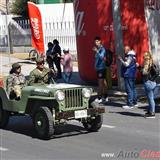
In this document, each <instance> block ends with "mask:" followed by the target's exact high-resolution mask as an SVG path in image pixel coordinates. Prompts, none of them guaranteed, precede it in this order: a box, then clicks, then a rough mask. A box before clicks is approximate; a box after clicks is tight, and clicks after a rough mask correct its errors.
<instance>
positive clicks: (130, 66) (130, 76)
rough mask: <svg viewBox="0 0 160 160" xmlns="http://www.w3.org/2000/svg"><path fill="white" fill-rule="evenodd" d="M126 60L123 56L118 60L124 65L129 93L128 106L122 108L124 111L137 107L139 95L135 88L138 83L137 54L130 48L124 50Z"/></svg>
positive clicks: (123, 74)
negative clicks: (136, 82)
mask: <svg viewBox="0 0 160 160" xmlns="http://www.w3.org/2000/svg"><path fill="white" fill-rule="evenodd" d="M124 52H125V58H124V60H123V59H122V57H121V56H118V59H119V60H120V62H121V63H122V68H121V72H122V77H123V78H124V84H125V90H126V93H127V105H125V106H122V108H123V109H131V108H133V107H137V106H138V104H137V93H136V87H135V81H136V68H137V66H136V57H135V55H136V54H135V52H134V51H133V50H131V49H130V47H129V46H125V48H124Z"/></svg>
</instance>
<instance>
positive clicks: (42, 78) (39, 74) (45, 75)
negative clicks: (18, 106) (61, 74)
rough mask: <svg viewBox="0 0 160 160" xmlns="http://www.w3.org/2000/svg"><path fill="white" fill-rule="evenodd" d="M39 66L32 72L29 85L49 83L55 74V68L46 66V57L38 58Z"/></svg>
mask: <svg viewBox="0 0 160 160" xmlns="http://www.w3.org/2000/svg"><path fill="white" fill-rule="evenodd" d="M36 64H37V67H36V68H35V69H34V70H33V71H31V72H30V75H29V81H28V85H29V86H32V85H43V84H49V83H50V81H51V79H52V77H53V76H54V75H53V74H54V70H52V69H49V68H47V67H45V66H44V59H43V58H38V59H37V60H36Z"/></svg>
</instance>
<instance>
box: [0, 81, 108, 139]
mask: <svg viewBox="0 0 160 160" xmlns="http://www.w3.org/2000/svg"><path fill="white" fill-rule="evenodd" d="M91 94H92V89H91V88H89V87H84V86H80V85H74V84H64V83H57V84H45V85H41V86H26V87H24V88H23V89H22V96H21V99H20V100H10V99H9V98H8V95H7V93H6V91H5V89H4V88H2V87H0V128H5V127H6V126H7V124H8V121H9V117H10V116H14V115H30V116H31V118H32V120H33V125H34V128H35V131H36V133H37V136H38V137H39V138H41V139H49V138H50V137H51V136H52V135H53V134H54V130H55V126H57V125H59V124H61V123H64V121H68V120H74V119H75V120H78V121H80V122H81V123H82V124H83V126H84V128H85V129H86V130H87V131H90V132H93V131H98V130H99V129H100V128H101V126H102V113H104V112H105V109H104V107H99V106H96V105H95V103H94V102H92V103H91V102H90V101H89V100H90V97H91Z"/></svg>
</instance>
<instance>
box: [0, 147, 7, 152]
mask: <svg viewBox="0 0 160 160" xmlns="http://www.w3.org/2000/svg"><path fill="white" fill-rule="evenodd" d="M0 151H8V149H7V148H3V147H0Z"/></svg>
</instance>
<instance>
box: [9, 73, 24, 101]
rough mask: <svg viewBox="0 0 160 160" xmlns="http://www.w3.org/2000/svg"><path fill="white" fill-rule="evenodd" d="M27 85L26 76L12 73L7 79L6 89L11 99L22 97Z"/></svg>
mask: <svg viewBox="0 0 160 160" xmlns="http://www.w3.org/2000/svg"><path fill="white" fill-rule="evenodd" d="M25 83H26V79H25V76H24V75H23V74H21V73H20V74H16V73H12V74H10V75H9V76H8V77H7V80H6V89H7V92H8V94H9V95H10V98H11V99H14V98H15V97H20V96H21V89H22V87H24V86H25Z"/></svg>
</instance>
